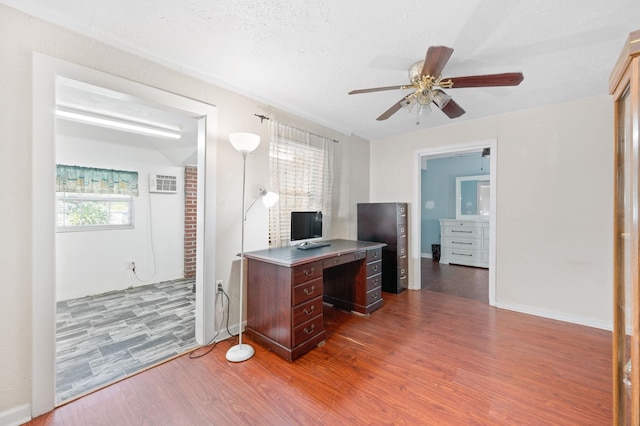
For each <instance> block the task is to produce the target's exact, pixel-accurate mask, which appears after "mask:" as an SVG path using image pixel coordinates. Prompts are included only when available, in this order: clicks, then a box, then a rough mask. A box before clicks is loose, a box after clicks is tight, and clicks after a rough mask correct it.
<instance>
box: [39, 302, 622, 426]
mask: <svg viewBox="0 0 640 426" xmlns="http://www.w3.org/2000/svg"><path fill="white" fill-rule="evenodd" d="M384 299H385V304H384V306H383V307H382V308H380V309H379V310H377V311H376V312H374V313H373V314H371V316H370V317H367V318H363V317H359V316H356V315H352V314H349V313H347V312H343V311H339V310H336V309H333V308H325V314H326V317H325V323H324V324H325V328H326V331H327V340H326V344H325V345H324V346H322V347H318V348H316V349H314V350H312V351H311V352H309V353H307V354H305V355H304V356H302V357H301V358H300V359H298V360H297V361H295V362H292V363H291V362H287V361H285V360H283V359H281V358H280V357H278V356H276V355H275V354H273V353H272V352H269V351H266V350H265V349H263V348H262V347H260V346H257V345H254V347H255V349H256V354H255V356H254V357H253V358H251V359H250V360H248V361H246V362H242V363H238V364H234V363H229V362H227V361H226V360H225V352H226V350H227V348H228V347H230V345H232V344H234V343H235V342H231V341H226V342H222V343H220V344H218V346H217V347H216V348H215V349H214V350H213V351H212V352H211V353H209V354H208V355H206V356H204V357H202V358H198V359H190V358H189V357H188V356H182V357H179V358H177V359H174V360H172V361H170V362H167V363H165V364H162V365H160V366H157V367H155V368H152V369H150V370H147V371H145V372H143V373H141V374H138V375H136V376H134V377H131V378H129V379H127V380H124V381H121V382H119V383H116V384H114V385H111V386H109V387H107V388H105V389H102V390H100V391H97V392H95V393H93V394H90V395H87V396H85V397H83V398H80V399H78V400H76V401H73V402H71V403H69V404H67V405H64V406H62V407H60V408H58V409H56V410H55V411H53V412H51V413H48V414H46V415H43V416H41V417H38V418H37V419H35V420H33V421H32V422H30V423H29V424H31V425H114V424H117V425H141V424H149V425H205V424H207V425H208V424H220V425H227V424H229V425H230V424H233V425H240V424H265V425H289V424H326V425H338V424H340V425H343V424H421V425H423V424H426V425H468V424H474V425H507V424H508V425H512V424H519V425H520V424H522V425H605V424H611V421H612V393H611V390H612V382H611V333H610V332H608V331H604V330H599V329H594V328H589V327H584V326H579V325H574V324H569V323H563V322H559V321H554V320H549V319H544V318H538V317H534V316H530V315H525V314H519V313H515V312H511V311H506V310H499V309H496V308H493V307H491V306H489V305H488V304H486V303H482V302H478V301H475V300H470V299H465V298H461V297H454V296H450V295H445V294H440V293H434V292H431V291H426V290H422V291H411V290H409V291H405V292H403V293H401V294H399V295H394V294H387V293H384ZM232 340H235V339H232ZM245 342H250V339H245Z"/></svg>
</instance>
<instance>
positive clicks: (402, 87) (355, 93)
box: [349, 85, 412, 95]
mask: <svg viewBox="0 0 640 426" xmlns="http://www.w3.org/2000/svg"><path fill="white" fill-rule="evenodd" d="M411 87H412V86H406V85H402V86H386V87H372V88H370V89H358V90H352V91H350V92H349V94H350V95H357V94H359V93H371V92H382V91H383V90H398V89H409V88H411Z"/></svg>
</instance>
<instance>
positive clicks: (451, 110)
mask: <svg viewBox="0 0 640 426" xmlns="http://www.w3.org/2000/svg"><path fill="white" fill-rule="evenodd" d="M442 112H444V113H445V114H447V117H449V118H456V117H460V116H461V115H462V114H464V113H465V112H466V111H465V110H463V109H462V107H461V106H460V105H458V104H457V103H456V102H455V101H454V100H453V99H451V100H450V101H449V102H447V104H446V105H445V106H444V108H442Z"/></svg>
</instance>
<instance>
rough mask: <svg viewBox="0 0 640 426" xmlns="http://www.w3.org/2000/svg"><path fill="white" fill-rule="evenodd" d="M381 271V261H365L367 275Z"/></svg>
mask: <svg viewBox="0 0 640 426" xmlns="http://www.w3.org/2000/svg"><path fill="white" fill-rule="evenodd" d="M381 272H382V261H381V260H380V261H378V262H373V263H367V276H368V277H370V276H372V275H376V274H379V273H381Z"/></svg>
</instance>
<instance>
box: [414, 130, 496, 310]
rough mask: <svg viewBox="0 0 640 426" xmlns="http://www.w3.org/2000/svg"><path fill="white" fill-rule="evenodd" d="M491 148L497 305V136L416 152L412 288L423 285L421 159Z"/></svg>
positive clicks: (492, 286) (492, 294)
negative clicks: (413, 278) (413, 279)
mask: <svg viewBox="0 0 640 426" xmlns="http://www.w3.org/2000/svg"><path fill="white" fill-rule="evenodd" d="M487 147H488V148H490V149H491V155H490V156H489V165H490V170H489V176H490V181H491V190H490V194H491V195H490V196H491V201H490V205H491V214H490V216H489V305H491V306H496V235H497V225H496V216H497V209H496V206H497V198H496V194H497V179H496V176H497V165H498V160H497V159H498V140H497V139H495V138H491V139H484V140H478V141H470V142H466V143H460V144H455V145H446V146H438V147H434V148H425V149H420V150H417V151H415V152H414V182H415V185H414V186H413V187H414V193H413V205H414V206H415V208H414V212H415V213H414V214H413V215H411V216H412V217H411V229H413V230H414V231H413V232H412V246H411V249H412V252H413V253H416V254H415V255H414V257H413V258H414V268H413V269H414V271H415V275H414V276H415V277H416V278H415V282H414V283H413V287H412V288H413V289H415V290H418V289H420V288H421V286H422V270H421V262H422V249H421V247H420V245H421V241H422V238H421V235H422V229H421V222H422V221H421V218H422V214H421V213H420V212H421V211H422V205H421V186H422V184H421V182H422V179H421V169H422V161H423V160H424V158H425V157H427V158H428V157H435V156H438V157H443V156H447V155H454V154H460V153H463V152H466V151H477V150H479V149H482V148H487Z"/></svg>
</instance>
